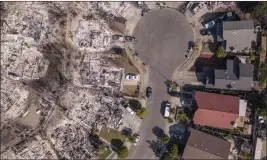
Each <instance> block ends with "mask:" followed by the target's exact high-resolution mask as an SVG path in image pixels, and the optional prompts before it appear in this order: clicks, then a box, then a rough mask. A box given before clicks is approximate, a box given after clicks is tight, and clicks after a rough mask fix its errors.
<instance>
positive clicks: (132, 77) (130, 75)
mask: <svg viewBox="0 0 267 160" xmlns="http://www.w3.org/2000/svg"><path fill="white" fill-rule="evenodd" d="M125 79H128V80H136V79H137V75H136V74H133V73H128V74H126V75H125Z"/></svg>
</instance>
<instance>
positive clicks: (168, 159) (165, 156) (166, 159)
mask: <svg viewBox="0 0 267 160" xmlns="http://www.w3.org/2000/svg"><path fill="white" fill-rule="evenodd" d="M172 159H173V158H172V156H171V155H170V154H169V153H164V154H163V156H162V157H161V160H172Z"/></svg>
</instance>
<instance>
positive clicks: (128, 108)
mask: <svg viewBox="0 0 267 160" xmlns="http://www.w3.org/2000/svg"><path fill="white" fill-rule="evenodd" d="M125 109H126V110H127V111H128V112H129V113H130V114H131V115H133V114H134V111H133V110H132V109H131V108H130V107H129V105H128V106H127V107H126V108H125Z"/></svg>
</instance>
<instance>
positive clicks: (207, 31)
mask: <svg viewBox="0 0 267 160" xmlns="http://www.w3.org/2000/svg"><path fill="white" fill-rule="evenodd" d="M200 34H201V35H203V36H204V35H211V32H210V31H209V30H207V29H202V30H200Z"/></svg>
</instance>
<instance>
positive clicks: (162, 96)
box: [129, 8, 194, 159]
mask: <svg viewBox="0 0 267 160" xmlns="http://www.w3.org/2000/svg"><path fill="white" fill-rule="evenodd" d="M133 35H134V36H135V37H136V38H137V39H138V42H137V44H135V50H136V52H137V53H138V54H139V57H140V59H141V60H142V61H143V62H144V63H145V64H148V65H149V66H150V82H149V83H150V84H149V85H150V86H151V87H152V89H153V95H152V99H150V100H148V103H147V109H148V114H147V116H146V118H145V119H144V120H143V123H142V125H141V127H140V131H139V134H140V137H141V139H140V142H139V143H138V145H137V146H135V147H133V149H132V150H131V156H129V158H130V159H151V158H155V157H154V153H153V151H152V150H151V149H150V148H149V143H148V141H153V140H154V141H156V139H157V138H156V136H155V135H154V134H153V133H152V128H154V127H159V128H161V129H164V128H165V124H166V120H165V119H164V118H163V117H162V113H161V112H160V110H161V103H162V102H163V101H166V100H168V99H169V95H168V94H167V87H166V85H165V83H164V82H165V81H166V80H171V79H172V74H173V72H174V71H175V69H176V67H177V66H179V65H180V64H182V63H183V62H184V61H185V60H186V58H185V55H186V54H187V49H188V42H189V41H193V40H194V34H193V30H192V28H191V26H190V24H189V22H188V21H187V20H186V18H185V17H184V16H183V15H182V14H180V13H179V12H178V11H176V10H173V9H167V8H165V9H157V10H152V11H149V12H147V13H146V14H145V16H144V17H143V18H142V19H141V20H140V21H139V22H138V24H137V26H136V28H135V30H134V34H133Z"/></svg>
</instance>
